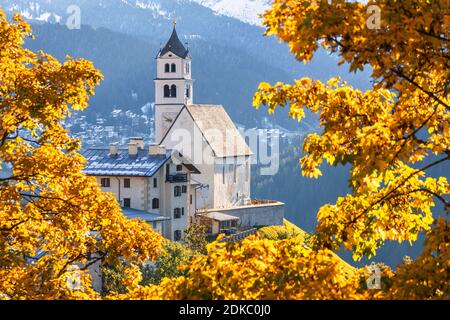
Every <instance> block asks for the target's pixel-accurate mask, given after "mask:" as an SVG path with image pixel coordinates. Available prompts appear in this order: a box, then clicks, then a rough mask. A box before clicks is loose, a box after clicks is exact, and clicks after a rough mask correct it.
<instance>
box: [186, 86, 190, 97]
mask: <svg viewBox="0 0 450 320" xmlns="http://www.w3.org/2000/svg"><path fill="white" fill-rule="evenodd" d="M190 96H191V87H190V86H187V87H186V98H190Z"/></svg>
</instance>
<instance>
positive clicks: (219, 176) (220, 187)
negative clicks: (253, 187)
mask: <svg viewBox="0 0 450 320" xmlns="http://www.w3.org/2000/svg"><path fill="white" fill-rule="evenodd" d="M246 166H248V167H249V166H250V163H249V159H248V157H231V158H223V159H217V160H216V163H215V166H214V185H215V188H214V193H215V195H214V199H215V201H214V208H229V207H232V206H238V205H242V204H243V201H244V199H246V198H249V197H250V176H249V175H246ZM235 170H236V172H235ZM248 170H249V169H248Z"/></svg>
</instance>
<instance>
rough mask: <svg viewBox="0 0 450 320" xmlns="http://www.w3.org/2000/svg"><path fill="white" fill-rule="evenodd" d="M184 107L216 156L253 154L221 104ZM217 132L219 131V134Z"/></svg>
mask: <svg viewBox="0 0 450 320" xmlns="http://www.w3.org/2000/svg"><path fill="white" fill-rule="evenodd" d="M186 109H187V110H188V112H189V113H190V115H191V117H192V119H193V120H194V122H195V123H196V125H197V126H198V128H199V129H200V131H201V132H202V134H203V136H204V138H205V140H206V141H207V142H208V144H209V145H210V146H211V148H212V149H213V151H214V154H215V155H216V157H234V156H244V155H245V156H249V155H252V154H253V153H252V150H250V148H249V146H248V145H247V143H246V142H245V140H244V138H243V137H242V135H241V133H240V132H239V130H238V129H237V128H236V126H235V124H234V122H233V120H231V118H230V116H229V115H228V113H227V112H226V111H225V108H224V107H223V106H221V105H206V104H195V105H187V106H186ZM174 122H175V121H174ZM217 132H220V136H218V135H217V134H216V133H217Z"/></svg>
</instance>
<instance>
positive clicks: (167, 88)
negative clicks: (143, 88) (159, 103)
mask: <svg viewBox="0 0 450 320" xmlns="http://www.w3.org/2000/svg"><path fill="white" fill-rule="evenodd" d="M164 98H170V87H169V85H168V84H166V85H165V86H164Z"/></svg>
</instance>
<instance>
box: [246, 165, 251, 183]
mask: <svg viewBox="0 0 450 320" xmlns="http://www.w3.org/2000/svg"><path fill="white" fill-rule="evenodd" d="M249 178H250V165H249V164H248V163H246V164H245V181H248V180H249Z"/></svg>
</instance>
